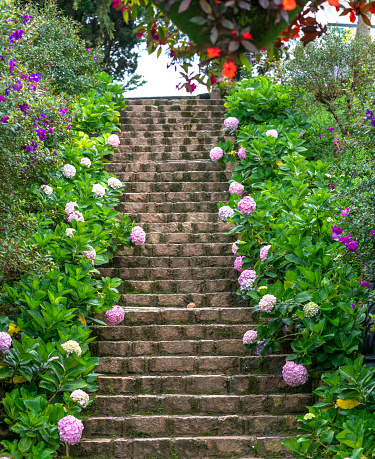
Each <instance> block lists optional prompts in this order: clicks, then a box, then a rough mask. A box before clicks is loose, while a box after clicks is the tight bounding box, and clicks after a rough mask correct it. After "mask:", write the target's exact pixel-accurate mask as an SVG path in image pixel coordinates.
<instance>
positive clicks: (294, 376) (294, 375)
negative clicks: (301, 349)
mask: <svg viewBox="0 0 375 459" xmlns="http://www.w3.org/2000/svg"><path fill="white" fill-rule="evenodd" d="M283 378H284V381H285V382H286V383H287V384H288V386H291V387H297V386H300V385H301V384H305V382H306V381H307V380H308V379H309V375H308V373H307V370H306V368H305V367H304V366H303V365H302V364H299V365H297V364H296V363H295V362H293V361H291V360H290V361H288V362H286V363H285V365H284V366H283Z"/></svg>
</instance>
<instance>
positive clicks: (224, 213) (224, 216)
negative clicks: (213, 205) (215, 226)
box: [219, 206, 234, 222]
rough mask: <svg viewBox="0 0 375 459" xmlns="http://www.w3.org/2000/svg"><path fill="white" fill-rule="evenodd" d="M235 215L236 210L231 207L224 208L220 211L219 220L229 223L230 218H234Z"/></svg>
mask: <svg viewBox="0 0 375 459" xmlns="http://www.w3.org/2000/svg"><path fill="white" fill-rule="evenodd" d="M233 214H234V210H233V209H232V208H231V207H229V206H222V207H220V209H219V218H220V220H223V222H226V221H228V218H230V217H232V216H233Z"/></svg>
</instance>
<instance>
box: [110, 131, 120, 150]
mask: <svg viewBox="0 0 375 459" xmlns="http://www.w3.org/2000/svg"><path fill="white" fill-rule="evenodd" d="M107 144H108V145H110V146H111V147H114V148H116V147H118V146H119V145H120V139H119V137H118V135H116V134H112V135H110V136H109V137H108V139H107Z"/></svg>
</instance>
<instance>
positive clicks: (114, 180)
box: [107, 177, 123, 190]
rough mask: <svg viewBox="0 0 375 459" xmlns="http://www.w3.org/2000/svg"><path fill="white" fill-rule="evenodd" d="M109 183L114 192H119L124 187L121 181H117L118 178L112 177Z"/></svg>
mask: <svg viewBox="0 0 375 459" xmlns="http://www.w3.org/2000/svg"><path fill="white" fill-rule="evenodd" d="M107 183H108V186H110V187H111V188H113V189H114V190H118V189H119V188H121V187H122V186H123V183H122V182H121V180H119V179H117V178H116V177H110V178H109V179H108V182H107Z"/></svg>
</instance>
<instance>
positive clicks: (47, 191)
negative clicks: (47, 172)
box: [40, 185, 53, 196]
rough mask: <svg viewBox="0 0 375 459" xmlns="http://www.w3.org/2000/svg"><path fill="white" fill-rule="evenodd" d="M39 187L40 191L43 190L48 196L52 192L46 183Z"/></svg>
mask: <svg viewBox="0 0 375 459" xmlns="http://www.w3.org/2000/svg"><path fill="white" fill-rule="evenodd" d="M40 189H41V190H42V191H44V192H45V193H46V195H47V196H49V195H50V194H52V193H53V188H52V187H51V186H48V185H42V186H41V187H40Z"/></svg>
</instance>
